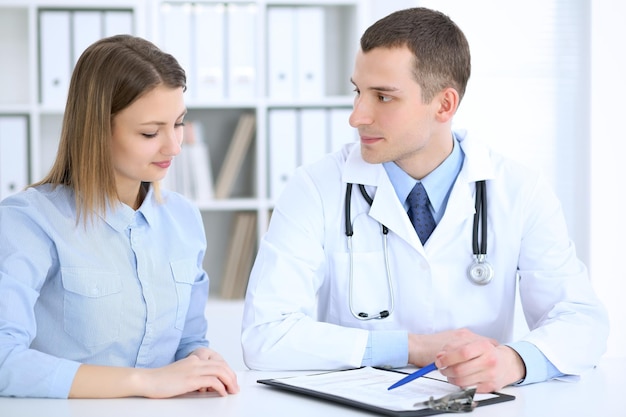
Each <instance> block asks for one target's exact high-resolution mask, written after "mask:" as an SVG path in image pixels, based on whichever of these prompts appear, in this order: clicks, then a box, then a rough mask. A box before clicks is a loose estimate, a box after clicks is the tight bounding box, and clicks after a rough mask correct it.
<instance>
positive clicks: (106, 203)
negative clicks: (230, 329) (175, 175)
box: [0, 35, 239, 398]
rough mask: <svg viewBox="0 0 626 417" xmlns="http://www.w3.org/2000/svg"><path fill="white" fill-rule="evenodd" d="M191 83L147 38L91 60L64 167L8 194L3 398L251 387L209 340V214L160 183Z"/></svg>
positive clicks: (84, 67) (80, 69)
mask: <svg viewBox="0 0 626 417" xmlns="http://www.w3.org/2000/svg"><path fill="white" fill-rule="evenodd" d="M185 82H186V78H185V72H184V71H183V69H182V68H181V67H180V65H179V64H178V63H177V61H176V60H175V59H174V58H173V57H172V56H171V55H168V54H166V53H164V52H162V51H160V50H159V49H158V48H157V47H155V46H154V45H153V44H151V43H150V42H148V41H146V40H144V39H141V38H137V37H132V36H127V35H119V36H114V37H110V38H106V39H102V40H100V41H97V42H96V43H94V44H93V45H91V46H90V47H89V48H88V49H87V50H86V51H85V52H84V53H83V55H82V56H81V57H80V59H79V61H78V63H77V64H76V68H75V70H74V73H73V75H72V80H71V83H70V88H69V95H68V101H67V106H66V109H65V115H64V119H63V129H62V133H61V141H60V145H59V151H58V154H57V157H56V161H55V163H54V166H53V167H52V169H51V171H50V173H49V174H48V175H47V176H46V177H45V178H44V179H43V180H41V181H40V182H38V183H36V184H34V185H32V186H30V187H29V188H27V189H26V190H25V191H23V192H21V193H18V194H16V195H14V196H11V197H8V198H6V199H5V200H3V201H2V202H1V203H0V294H2V296H0V395H3V396H19V397H58V398H67V397H70V398H81V397H82V398H85V397H89V398H95V397H99V398H106V397H126V396H144V397H152V398H164V397H171V396H175V395H179V394H184V393H187V392H191V391H215V392H217V393H219V394H220V395H228V394H234V393H236V392H238V391H239V387H238V385H237V379H236V376H235V374H234V372H233V371H232V370H231V369H230V367H229V366H228V365H227V364H226V363H225V362H224V360H223V359H222V357H221V356H220V355H219V354H217V353H216V352H214V351H213V350H211V349H209V348H208V342H207V340H206V339H205V334H206V330H207V323H206V320H205V317H204V306H205V303H206V300H207V295H208V277H207V274H206V272H205V271H204V270H203V269H202V259H203V257H204V252H205V249H206V239H205V235H204V228H203V226H202V220H201V217H200V214H199V212H198V210H197V209H196V208H195V207H194V206H193V205H192V204H191V203H190V202H188V201H187V200H185V199H183V198H182V197H181V196H179V195H177V194H174V193H168V192H165V191H163V192H160V190H159V186H158V182H159V180H161V179H162V178H163V177H164V176H165V174H166V173H167V170H168V168H169V167H170V164H171V163H172V160H173V158H174V156H176V155H177V154H178V153H179V152H180V147H181V143H182V140H183V138H182V133H183V118H184V117H185V113H186V109H185V104H184V100H183V92H184V91H185V89H186V86H185Z"/></svg>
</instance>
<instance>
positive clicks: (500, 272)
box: [242, 8, 608, 392]
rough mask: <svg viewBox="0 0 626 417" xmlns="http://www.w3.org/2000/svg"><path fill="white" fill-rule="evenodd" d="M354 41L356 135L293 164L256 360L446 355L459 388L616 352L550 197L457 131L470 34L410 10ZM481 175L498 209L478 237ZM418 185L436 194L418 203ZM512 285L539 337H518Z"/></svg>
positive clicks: (302, 364) (325, 361)
mask: <svg viewBox="0 0 626 417" xmlns="http://www.w3.org/2000/svg"><path fill="white" fill-rule="evenodd" d="M360 46H361V49H360V51H359V52H358V54H357V56H356V62H355V67H354V72H353V75H352V80H351V81H352V83H353V84H354V88H355V92H356V97H355V100H354V110H353V113H352V115H351V116H350V124H351V125H352V126H353V127H355V128H357V129H358V132H359V136H360V143H357V144H352V145H348V146H346V147H345V148H343V149H342V150H341V151H340V152H337V153H335V154H331V155H329V156H327V157H325V158H324V159H322V160H320V161H319V162H316V163H313V164H312V165H309V166H305V167H303V168H300V169H299V170H298V171H297V173H296V174H295V176H294V178H293V179H292V181H291V182H290V184H289V185H288V186H287V187H286V189H285V190H284V192H283V194H282V195H281V197H280V198H279V200H278V201H277V204H276V207H275V210H274V212H273V215H272V219H271V223H270V226H269V229H268V231H267V233H266V235H265V236H264V238H263V240H262V242H261V245H260V248H259V253H258V255H257V258H256V261H255V264H254V267H253V270H252V273H251V276H250V282H249V286H248V290H247V294H246V301H245V310H244V319H243V328H242V344H243V352H244V359H245V362H246V364H247V365H248V366H249V367H250V368H253V369H264V370H295V369H300V370H304V369H311V370H313V369H328V370H330V369H340V368H352V367H359V366H364V365H372V366H389V367H402V366H406V365H407V364H413V365H416V366H418V367H423V366H425V365H427V364H429V363H431V362H435V364H436V366H437V367H438V368H439V369H440V371H441V373H442V374H443V375H445V376H446V377H447V378H448V380H449V381H450V382H451V383H454V384H456V385H458V386H462V387H465V386H477V389H478V391H479V392H489V391H493V390H498V389H500V388H502V387H504V386H507V385H511V384H529V383H533V382H539V381H544V380H548V379H552V378H557V377H558V378H572V377H573V378H574V379H575V378H576V377H577V376H578V375H580V374H582V373H583V372H585V371H586V370H588V369H590V368H592V367H593V366H594V365H595V364H597V362H598V360H599V358H600V357H601V355H602V354H603V353H604V351H605V349H606V339H607V335H608V318H607V314H606V311H605V309H604V308H603V306H602V305H601V303H600V302H599V300H598V298H597V297H596V295H595V294H594V291H593V289H592V286H591V284H590V281H589V277H588V273H587V269H586V267H585V265H583V264H582V263H581V261H580V260H579V259H578V258H577V257H576V252H575V248H574V245H573V244H572V242H571V241H570V239H569V237H568V231H567V230H566V225H565V221H564V217H563V213H562V210H561V206H560V204H559V201H557V198H556V197H555V194H554V193H553V192H552V191H551V190H550V188H549V187H548V185H546V182H545V181H544V180H543V179H541V178H540V177H539V176H537V175H535V174H534V173H533V172H531V171H529V170H527V169H525V168H524V167H522V166H520V165H518V164H516V163H514V162H513V161H511V160H508V159H506V158H503V157H502V156H501V155H498V154H496V153H494V152H493V151H491V150H489V149H488V148H487V147H485V146H484V145H483V144H481V143H480V142H479V141H478V140H477V139H476V138H473V137H471V136H469V135H466V134H465V133H464V132H457V131H452V127H451V124H452V118H453V116H454V114H455V112H456V110H457V108H458V106H459V103H460V101H461V99H462V97H463V94H464V92H465V86H466V84H467V81H468V79H469V76H470V52H469V46H468V43H467V40H466V38H465V36H464V35H463V33H462V32H461V30H460V29H459V28H458V27H457V26H456V24H455V23H454V22H452V21H451V20H450V19H449V18H448V17H447V16H445V15H443V14H441V13H439V12H437V11H433V10H429V9H425V8H413V9H407V10H402V11H398V12H395V13H392V14H391V15H389V16H387V17H385V18H383V19H381V20H379V21H378V22H376V23H374V24H373V25H372V26H371V27H370V28H369V29H367V30H366V31H365V33H364V34H363V36H362V38H361V45H360ZM494 105H502V103H494ZM485 111H489V109H485ZM503 133H504V132H503ZM481 180H485V184H486V190H485V191H484V194H485V196H486V202H485V204H486V208H487V216H486V218H482V219H481V218H479V219H478V220H479V221H478V223H477V226H476V231H475V230H474V217H475V213H476V211H477V210H476V207H477V203H480V201H481V199H480V198H478V199H477V198H476V197H477V196H476V194H477V187H478V185H477V184H478V182H479V181H481ZM348 184H354V185H353V186H352V187H351V194H347V188H348ZM359 184H360V185H364V193H361V190H360V187H359ZM416 185H417V187H416V190H417V189H418V188H421V187H423V188H422V189H421V190H420V192H421V194H422V195H424V193H425V194H426V195H427V198H428V200H427V202H426V203H427V207H426V210H425V211H424V212H422V213H420V214H416V213H417V212H419V210H420V207H418V206H419V203H415V202H411V201H413V200H412V199H413V198H414V197H413V194H414V193H412V189H413V188H414V186H416ZM418 194H419V192H418ZM366 195H369V197H370V198H371V199H373V201H371V205H370V204H369V203H368V201H367V199H366ZM407 197H408V199H409V202H407ZM478 197H480V195H479V196H478ZM478 207H479V210H478V211H479V212H482V210H481V209H480V205H478ZM347 223H348V226H350V225H351V228H352V237H351V238H350V239H349V238H348V237H347V236H346V224H347ZM414 224H415V226H416V227H414ZM483 225H484V226H486V242H485V243H487V254H486V261H487V262H488V263H489V265H490V266H491V267H492V272H493V276H492V278H491V279H490V275H491V274H490V273H489V270H488V265H487V264H485V263H483V264H480V265H479V269H478V270H474V271H473V273H472V274H471V278H470V276H469V275H470V274H468V267H469V266H470V265H472V264H473V263H474V262H475V256H474V255H475V253H479V252H480V249H481V248H480V247H481V246H482V244H481V242H482V241H484V240H485V236H484V235H483V233H482V230H483V229H482V228H483ZM433 227H434V230H432V228H433ZM383 229H385V231H386V234H383ZM424 229H425V230H424ZM348 232H349V231H348ZM348 234H349V233H348ZM474 237H476V238H477V242H476V245H474V243H473V238H474ZM349 241H350V242H349ZM422 241H424V243H422ZM475 246H477V247H478V249H476V247H475ZM483 249H484V248H483ZM481 268H482V269H481ZM518 287H519V292H520V295H521V302H522V305H523V310H524V315H525V318H526V322H527V323H528V326H529V328H530V331H529V332H528V333H527V334H525V335H524V336H523V337H522V338H521V339H519V340H513V333H514V332H513V323H514V309H515V308H514V304H515V292H516V288H518Z"/></svg>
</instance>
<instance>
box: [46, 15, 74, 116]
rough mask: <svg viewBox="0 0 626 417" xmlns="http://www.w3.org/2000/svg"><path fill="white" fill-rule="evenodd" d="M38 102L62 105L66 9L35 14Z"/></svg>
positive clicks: (66, 72) (66, 76) (67, 69)
mask: <svg viewBox="0 0 626 417" xmlns="http://www.w3.org/2000/svg"><path fill="white" fill-rule="evenodd" d="M39 24H40V32H39V45H40V54H41V55H40V74H41V75H40V77H41V102H42V103H43V104H46V105H57V106H64V105H65V100H66V99H67V90H68V88H69V84H70V74H71V65H72V57H71V55H70V12H68V11H64V10H43V11H41V12H40V14H39Z"/></svg>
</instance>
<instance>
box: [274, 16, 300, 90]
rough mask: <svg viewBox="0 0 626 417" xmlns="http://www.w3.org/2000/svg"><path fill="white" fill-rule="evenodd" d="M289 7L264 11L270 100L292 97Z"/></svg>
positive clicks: (292, 43)
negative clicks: (265, 15)
mask: <svg viewBox="0 0 626 417" xmlns="http://www.w3.org/2000/svg"><path fill="white" fill-rule="evenodd" d="M295 19H296V11H295V9H294V8H293V7H269V8H268V9H267V83H268V96H269V97H271V98H287V99H291V98H293V97H294V95H295V83H296V80H295V64H296V56H295V49H296V48H295V39H294V36H295V25H296V20H295Z"/></svg>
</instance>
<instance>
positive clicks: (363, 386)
mask: <svg viewBox="0 0 626 417" xmlns="http://www.w3.org/2000/svg"><path fill="white" fill-rule="evenodd" d="M399 374H400V375H404V374H405V373H404V372H401V371H398V370H393V369H384V368H375V367H367V366H366V367H361V368H354V369H346V370H339V371H330V372H322V373H316V374H309V375H301V376H291V377H284V378H272V379H259V380H257V382H258V383H260V384H265V385H268V386H271V387H275V388H278V389H281V390H285V391H289V392H293V393H297V394H301V395H307V396H311V397H315V398H320V399H323V400H326V401H331V402H335V403H339V404H343V405H348V406H351V407H355V408H360V409H362V410H367V411H371V412H375V413H378V414H380V415H385V416H392V417H413V416H431V415H435V414H441V413H445V412H449V411H452V410H448V409H445V407H441V405H442V404H444V403H443V402H444V401H446V404H447V401H448V400H449V399H450V398H457V397H458V398H464V400H466V399H467V398H466V397H464V395H465V394H467V391H464V390H461V388H459V387H457V386H455V385H453V384H450V383H449V382H447V381H445V380H442V379H438V378H433V377H429V376H425V377H422V378H419V379H417V380H415V381H412V382H411V383H409V384H406V385H403V386H402V387H399V388H396V389H394V390H391V391H389V390H387V388H388V387H389V386H390V385H391V384H393V383H394V382H396V381H397V380H398V376H399ZM514 399H515V396H513V395H509V394H503V393H499V392H493V393H489V394H476V395H475V396H474V392H473V390H472V392H471V396H470V397H469V403H466V406H469V405H471V408H467V409H462V410H455V411H471V410H472V409H473V408H474V407H481V406H486V405H490V404H496V403H500V402H505V401H512V400H514Z"/></svg>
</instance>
